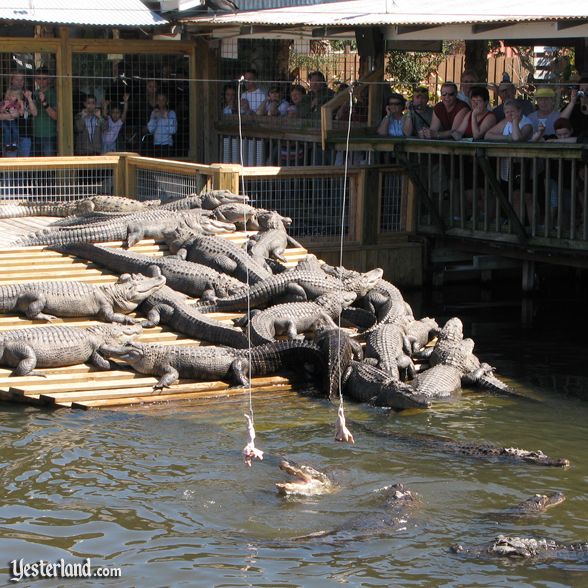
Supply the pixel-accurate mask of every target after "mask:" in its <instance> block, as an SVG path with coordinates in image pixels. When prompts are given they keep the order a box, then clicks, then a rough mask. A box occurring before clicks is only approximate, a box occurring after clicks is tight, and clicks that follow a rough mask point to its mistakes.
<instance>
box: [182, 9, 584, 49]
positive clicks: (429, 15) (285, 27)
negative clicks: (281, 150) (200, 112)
mask: <svg viewBox="0 0 588 588" xmlns="http://www.w3.org/2000/svg"><path fill="white" fill-rule="evenodd" d="M180 22H183V23H184V24H186V25H187V26H188V29H189V30H193V31H199V32H204V31H206V32H209V33H210V34H211V35H212V36H213V37H217V38H226V37H235V36H239V37H252V38H255V37H265V38H292V39H296V38H301V37H308V38H313V37H314V38H316V37H317V36H319V37H326V38H333V39H337V38H353V33H354V30H355V29H356V28H357V27H379V28H381V30H382V31H383V33H384V38H385V39H388V40H394V41H399V40H402V39H406V40H422V39H428V40H433V39H435V40H439V39H509V38H513V39H536V38H562V39H563V38H570V37H588V3H585V2H580V1H578V0H560V1H558V2H553V1H552V0H519V1H518V2H517V3H515V4H513V2H512V0H492V2H488V3H486V4H480V5H472V4H471V3H470V2H469V1H467V0H429V1H428V2H426V3H421V4H416V3H414V2H413V0H394V1H392V0H343V1H341V2H336V3H326V4H324V3H320V4H315V5H312V6H294V7H287V8H275V9H270V10H257V11H248V12H244V11H238V12H236V13H227V14H215V15H213V14H203V15H201V16H193V17H189V18H185V19H181V18H180Z"/></svg>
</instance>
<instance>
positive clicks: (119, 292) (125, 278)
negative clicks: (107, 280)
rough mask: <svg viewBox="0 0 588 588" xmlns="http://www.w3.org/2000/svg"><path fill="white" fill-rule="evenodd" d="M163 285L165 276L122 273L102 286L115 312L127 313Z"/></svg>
mask: <svg viewBox="0 0 588 588" xmlns="http://www.w3.org/2000/svg"><path fill="white" fill-rule="evenodd" d="M163 286H165V276H161V275H155V276H150V277H148V276H144V275H143V274H132V275H131V274H123V275H122V276H121V277H120V278H119V279H118V280H117V281H116V282H115V283H114V284H108V285H107V286H102V291H103V292H104V294H105V295H106V296H107V297H108V298H109V299H110V300H111V301H112V305H113V307H114V309H115V311H116V312H122V313H127V312H131V311H133V310H135V308H137V306H138V305H139V304H140V303H141V302H143V300H145V298H148V297H149V296H151V294H154V293H155V292H157V291H158V290H159V289H160V288H162V287H163Z"/></svg>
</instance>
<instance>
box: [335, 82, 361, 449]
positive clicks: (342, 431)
mask: <svg viewBox="0 0 588 588" xmlns="http://www.w3.org/2000/svg"><path fill="white" fill-rule="evenodd" d="M355 86H356V84H351V86H349V116H348V119H347V140H346V142H345V172H344V175H343V197H342V199H341V238H340V241H339V267H341V268H342V267H343V238H344V234H345V205H346V200H347V176H348V169H349V137H350V135H351V115H352V113H353V90H354V88H355ZM340 286H341V289H340V292H341V293H342V290H343V283H342V282H341V283H340ZM338 326H339V331H338V334H337V349H338V352H339V409H338V411H337V423H336V425H335V441H344V442H345V443H355V439H354V438H353V435H352V434H351V432H350V431H349V429H348V428H347V426H346V425H345V409H344V407H343V390H342V388H343V384H342V379H343V374H342V373H341V315H339V322H338Z"/></svg>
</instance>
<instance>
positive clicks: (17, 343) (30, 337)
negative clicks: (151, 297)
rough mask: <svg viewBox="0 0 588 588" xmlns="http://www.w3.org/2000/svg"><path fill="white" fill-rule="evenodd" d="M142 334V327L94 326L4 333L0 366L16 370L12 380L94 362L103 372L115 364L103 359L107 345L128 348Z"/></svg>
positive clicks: (54, 327)
mask: <svg viewBox="0 0 588 588" xmlns="http://www.w3.org/2000/svg"><path fill="white" fill-rule="evenodd" d="M141 331H142V329H141V326H140V325H115V324H109V325H94V326H91V327H87V328H81V327H67V326H61V325H59V326H50V327H36V328H34V329H18V330H15V331H3V332H2V333H1V335H0V364H2V365H8V366H10V367H14V368H15V369H14V371H13V372H12V374H11V375H12V376H27V375H29V374H33V375H39V374H36V373H35V372H33V370H34V369H35V368H36V367H40V368H49V367H65V366H68V365H76V364H78V363H84V362H86V361H88V362H90V363H91V364H92V365H94V366H96V367H97V368H98V369H101V370H108V369H110V367H111V364H110V362H109V361H108V360H106V359H104V358H103V357H102V356H101V355H100V350H101V348H102V346H103V345H107V344H125V343H129V342H130V341H132V340H133V339H134V338H135V337H136V336H137V335H138V334H139V333H140V332H141Z"/></svg>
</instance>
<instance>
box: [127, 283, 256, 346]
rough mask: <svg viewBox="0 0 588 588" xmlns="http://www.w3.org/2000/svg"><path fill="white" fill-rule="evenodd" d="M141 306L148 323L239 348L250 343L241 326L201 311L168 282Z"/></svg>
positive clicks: (140, 310)
mask: <svg viewBox="0 0 588 588" xmlns="http://www.w3.org/2000/svg"><path fill="white" fill-rule="evenodd" d="M137 310H138V311H139V312H140V313H141V314H142V315H144V316H146V317H147V322H145V323H143V326H144V327H152V326H155V325H158V324H160V323H162V324H164V325H167V326H169V327H170V328H171V329H173V330H174V331H177V332H178V333H183V334H184V335H187V336H188V337H190V338H192V339H197V340H199V341H207V342H209V343H214V344H217V345H227V346H229V347H235V348H238V349H244V348H246V347H248V341H247V337H246V336H245V335H244V334H243V332H242V331H241V330H240V329H236V328H234V327H231V326H228V325H225V324H224V323H222V322H220V321H217V320H215V319H213V318H212V317H209V316H207V315H205V314H200V313H199V312H197V311H196V310H194V308H193V305H191V304H188V302H187V298H186V296H185V295H184V294H180V293H179V292H176V291H175V290H172V289H171V288H169V287H167V286H164V287H163V288H161V289H160V290H158V291H157V292H155V293H154V294H152V295H151V296H149V297H148V298H147V299H146V300H145V301H143V302H142V303H141V305H140V306H139V308H138V309H137Z"/></svg>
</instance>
